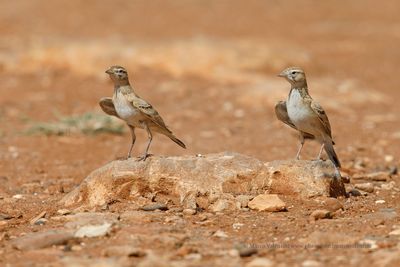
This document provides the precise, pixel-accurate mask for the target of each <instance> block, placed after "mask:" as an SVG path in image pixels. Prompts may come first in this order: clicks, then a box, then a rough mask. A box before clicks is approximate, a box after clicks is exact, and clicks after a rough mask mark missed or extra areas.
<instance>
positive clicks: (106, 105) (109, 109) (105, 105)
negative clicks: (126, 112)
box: [99, 97, 119, 118]
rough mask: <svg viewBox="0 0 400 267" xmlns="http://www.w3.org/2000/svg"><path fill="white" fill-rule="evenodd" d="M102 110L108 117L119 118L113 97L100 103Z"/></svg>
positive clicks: (101, 100)
mask: <svg viewBox="0 0 400 267" xmlns="http://www.w3.org/2000/svg"><path fill="white" fill-rule="evenodd" d="M99 105H100V107H101V109H102V110H103V111H104V112H105V113H107V114H108V115H111V116H115V117H117V118H119V116H118V114H117V112H116V111H115V107H114V103H113V102H112V98H111V97H103V98H101V99H100V101H99Z"/></svg>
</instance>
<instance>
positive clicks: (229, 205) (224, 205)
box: [209, 199, 236, 212]
mask: <svg viewBox="0 0 400 267" xmlns="http://www.w3.org/2000/svg"><path fill="white" fill-rule="evenodd" d="M209 208H210V210H211V211H212V212H222V211H226V210H235V209H236V205H235V203H234V202H233V201H232V200H230V199H218V200H217V201H216V202H214V203H213V204H211V205H210V207H209Z"/></svg>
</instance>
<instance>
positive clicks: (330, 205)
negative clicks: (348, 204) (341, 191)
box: [324, 197, 344, 212]
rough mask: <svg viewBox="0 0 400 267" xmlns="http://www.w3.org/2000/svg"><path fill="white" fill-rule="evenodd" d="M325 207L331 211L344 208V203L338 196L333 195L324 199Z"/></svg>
mask: <svg viewBox="0 0 400 267" xmlns="http://www.w3.org/2000/svg"><path fill="white" fill-rule="evenodd" d="M324 208H325V209H327V210H329V211H331V212H335V211H337V210H340V209H342V210H343V209H344V207H343V204H342V203H341V202H340V201H339V200H338V199H337V198H332V197H330V198H327V199H326V200H324Z"/></svg>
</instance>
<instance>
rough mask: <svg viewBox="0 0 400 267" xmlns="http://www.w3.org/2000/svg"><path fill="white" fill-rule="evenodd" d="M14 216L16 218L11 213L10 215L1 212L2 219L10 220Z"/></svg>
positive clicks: (0, 218) (0, 219) (0, 217)
mask: <svg viewBox="0 0 400 267" xmlns="http://www.w3.org/2000/svg"><path fill="white" fill-rule="evenodd" d="M12 218H14V216H11V215H8V214H5V213H0V221H3V220H10V219H12Z"/></svg>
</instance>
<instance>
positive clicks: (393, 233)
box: [389, 229, 400, 235]
mask: <svg viewBox="0 0 400 267" xmlns="http://www.w3.org/2000/svg"><path fill="white" fill-rule="evenodd" d="M389 235H400V229H396V230H393V231H391V232H390V233H389Z"/></svg>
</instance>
